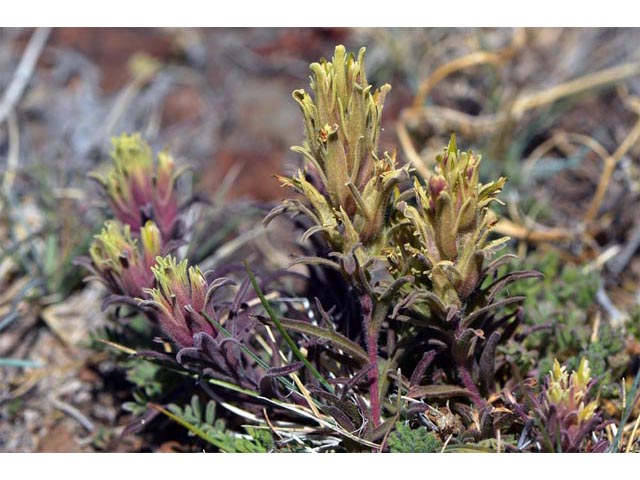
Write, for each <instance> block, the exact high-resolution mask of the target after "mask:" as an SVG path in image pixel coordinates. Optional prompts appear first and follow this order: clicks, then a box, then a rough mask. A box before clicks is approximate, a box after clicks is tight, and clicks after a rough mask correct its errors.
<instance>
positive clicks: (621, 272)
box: [0, 28, 640, 451]
mask: <svg viewBox="0 0 640 480" xmlns="http://www.w3.org/2000/svg"><path fill="white" fill-rule="evenodd" d="M337 44H344V45H346V46H347V48H348V49H350V50H352V51H354V52H357V50H358V49H359V48H360V47H361V46H365V47H366V48H367V56H366V64H367V71H368V76H369V81H370V82H371V83H373V84H374V85H380V84H382V83H390V84H392V86H393V89H392V91H391V93H390V95H389V96H388V97H387V102H386V104H385V110H384V116H383V125H384V126H385V130H384V135H383V138H382V147H383V149H386V150H390V151H391V150H396V151H397V153H398V158H399V159H400V160H401V161H402V162H405V161H411V162H413V164H414V166H415V167H416V169H417V170H418V171H421V172H426V171H427V170H428V168H429V167H430V165H431V162H432V160H433V156H434V154H435V153H436V152H437V151H439V150H440V149H441V148H442V147H443V146H444V145H446V142H447V140H448V137H449V135H450V133H451V132H453V131H454V132H456V134H457V137H458V145H459V146H460V147H461V148H462V149H467V148H473V149H474V150H475V151H478V152H481V153H482V154H483V158H484V163H483V168H484V169H485V172H486V173H489V174H490V175H491V178H495V177H496V176H498V175H506V176H508V177H509V183H508V188H507V189H506V191H505V193H504V194H503V196H502V198H503V200H504V201H505V205H504V207H503V212H504V213H505V215H506V219H505V220H504V221H503V222H502V223H501V224H500V225H499V230H500V231H502V232H503V233H506V234H508V235H511V236H512V237H513V238H514V249H515V250H516V251H517V252H518V253H520V254H524V253H527V252H530V253H531V252H534V251H535V252H536V253H538V252H541V253H542V254H544V253H545V252H553V253H554V255H556V256H557V257H558V258H560V259H561V262H566V263H570V264H573V265H577V266H579V268H581V269H583V270H585V271H589V272H596V274H597V276H598V278H599V283H598V294H597V303H596V304H595V305H594V306H593V309H594V311H597V312H598V315H600V316H601V317H602V319H603V320H602V321H603V322H604V321H608V322H611V323H612V324H616V325H623V324H627V323H628V322H631V321H634V320H633V319H634V318H635V319H636V320H635V321H636V323H638V322H637V317H636V316H638V314H637V310H638V304H639V303H640V288H639V279H640V255H639V254H638V246H639V245H640V158H639V155H640V142H639V141H638V140H639V139H640V48H638V45H640V30H637V29H552V28H541V29H509V28H500V29H484V28H483V29H466V28H465V29H440V28H437V29H429V28H425V29H406V28H405V29H386V28H385V29H362V28H358V29H346V28H345V29H340V28H328V29H309V28H304V29H303V28H300V29H279V28H264V29H258V28H251V29H164V28H162V29H127V28H101V29H82V28H57V29H52V30H46V29H39V30H33V29H0V95H1V96H0V173H1V177H0V181H1V184H0V189H1V194H0V206H1V209H2V210H1V211H0V255H1V257H0V451H94V450H96V449H97V450H100V449H110V450H114V449H119V450H123V451H135V450H141V449H144V448H146V447H145V446H144V444H143V439H141V438H139V437H135V436H133V437H127V438H126V439H125V440H124V441H119V442H116V443H114V444H110V443H109V442H110V441H111V440H110V438H109V435H111V434H110V433H109V432H110V430H109V429H110V428H112V427H114V426H117V425H120V424H121V422H120V420H119V415H121V412H120V411H119V402H120V401H122V400H123V399H126V394H127V392H126V388H124V387H123V386H122V385H116V386H114V385H113V383H111V384H110V383H109V382H115V381H117V379H115V378H111V377H109V371H108V356H102V357H100V353H96V352H95V351H92V350H90V349H87V348H86V338H87V336H88V332H89V331H90V330H92V329H94V328H96V327H97V326H99V325H100V324H101V322H102V321H103V318H102V317H103V314H102V313H101V312H100V310H99V308H96V305H99V302H100V298H101V292H100V290H99V289H97V288H96V287H94V286H88V287H85V285H84V284H83V283H82V272H80V271H79V270H78V268H77V267H75V266H73V265H72V260H73V259H74V258H75V257H76V256H78V255H81V254H83V253H85V252H86V249H87V246H88V244H89V242H90V241H91V236H92V235H93V234H94V233H95V229H96V225H99V223H100V219H101V217H100V212H99V208H98V207H99V205H100V202H99V199H97V198H96V191H97V189H96V188H95V185H93V184H92V183H91V182H89V181H88V179H87V173H88V172H89V171H91V170H94V169H96V168H100V166H102V165H103V164H104V163H105V161H106V160H107V159H108V154H109V151H110V148H111V147H110V138H111V137H112V136H115V135H119V134H120V133H123V132H135V131H138V132H141V133H142V135H143V137H144V138H145V139H146V140H147V141H148V142H149V143H150V144H151V145H152V147H153V148H154V150H159V149H167V150H168V151H169V152H171V153H172V155H174V157H175V158H176V159H177V161H178V162H179V163H181V164H186V163H190V164H193V165H195V166H196V169H195V172H196V173H195V174H194V175H193V180H194V188H195V189H196V190H197V191H198V192H200V193H201V195H202V196H204V197H209V198H210V197H214V196H216V192H217V189H218V188H219V186H220V185H221V183H222V182H223V181H224V179H225V178H227V179H228V178H230V177H229V175H231V176H232V177H233V178H234V181H233V183H232V186H231V188H229V189H228V190H226V191H225V192H224V201H225V202H228V203H229V204H231V203H232V202H233V203H237V202H245V203H249V204H252V205H269V204H275V203H277V202H278V201H279V200H280V199H281V198H282V197H283V196H284V193H283V191H282V190H281V187H280V186H279V184H278V182H277V181H276V180H275V179H274V178H273V175H274V174H277V173H283V172H290V171H292V169H293V168H295V167H296V165H297V164H298V160H299V159H298V158H296V155H295V154H293V153H292V152H291V151H290V150H289V147H290V146H292V145H297V144H298V143H299V142H300V141H301V139H302V133H303V132H302V124H301V122H300V119H301V117H300V115H299V112H298V109H297V105H296V104H295V102H294V101H293V99H292V98H291V92H292V91H293V90H294V89H297V88H305V89H308V80H309V71H308V66H309V63H310V62H312V61H317V60H319V59H320V58H322V57H324V56H330V55H331V54H332V53H333V49H334V47H335V45H337ZM285 235H286V233H285ZM598 318H600V317H598ZM598 321H600V320H598ZM628 349H629V350H630V351H631V352H635V355H637V354H638V353H640V348H638V344H637V343H633V342H631V343H630V344H629V345H628ZM634 349H635V350H634ZM105 365H106V366H105ZM107 387H108V388H111V389H112V390H113V391H115V393H114V394H113V395H111V396H105V395H101V394H100V392H102V391H103V389H104V388H107ZM119 388H120V390H118V389H119ZM118 392H120V393H118ZM101 442H102V443H101ZM107 444H109V445H110V446H109V447H107V446H106V445H107ZM170 448H171V445H157V446H155V447H154V449H156V450H163V449H170Z"/></svg>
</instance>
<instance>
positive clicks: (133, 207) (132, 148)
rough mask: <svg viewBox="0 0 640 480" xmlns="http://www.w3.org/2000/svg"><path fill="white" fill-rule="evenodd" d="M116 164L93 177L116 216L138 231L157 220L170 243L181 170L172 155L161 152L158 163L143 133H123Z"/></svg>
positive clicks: (116, 141) (116, 140) (115, 148)
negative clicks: (177, 184) (147, 223)
mask: <svg viewBox="0 0 640 480" xmlns="http://www.w3.org/2000/svg"><path fill="white" fill-rule="evenodd" d="M112 143H113V150H112V152H111V157H112V159H113V165H112V166H111V167H110V168H109V170H108V171H107V172H106V173H104V174H97V173H94V174H93V175H92V176H93V178H95V179H96V180H98V182H99V183H100V184H101V185H102V187H103V188H104V189H105V192H106V194H107V197H108V199H109V204H110V206H111V209H112V211H113V214H114V216H115V217H116V218H117V219H118V220H120V221H121V222H123V223H125V224H127V225H130V226H131V228H132V229H133V231H134V232H137V230H138V229H139V228H140V227H141V226H143V225H144V224H145V223H146V221H147V220H153V221H154V222H155V223H156V224H157V225H158V228H159V229H160V232H161V234H162V239H163V241H165V242H168V241H169V240H170V239H171V238H172V237H173V236H174V234H175V230H176V228H177V222H178V213H179V212H178V208H179V205H178V195H177V193H176V191H175V187H176V180H177V178H178V177H179V176H180V175H181V173H182V172H183V171H184V169H177V168H176V165H175V162H174V161H173V159H172V158H171V156H170V155H169V154H167V153H165V152H161V153H159V154H158V156H157V162H155V163H154V160H153V152H152V150H151V148H150V147H149V145H148V144H147V143H146V142H144V141H143V140H142V137H141V136H140V134H134V135H127V134H123V135H121V136H119V137H116V138H114V139H113V140H112Z"/></svg>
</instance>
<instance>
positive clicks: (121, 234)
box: [80, 220, 163, 303]
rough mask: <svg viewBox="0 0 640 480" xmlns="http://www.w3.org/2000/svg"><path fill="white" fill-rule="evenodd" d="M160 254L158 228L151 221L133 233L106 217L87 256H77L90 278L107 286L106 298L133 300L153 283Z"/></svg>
mask: <svg viewBox="0 0 640 480" xmlns="http://www.w3.org/2000/svg"><path fill="white" fill-rule="evenodd" d="M162 254H163V245H162V239H161V234H160V230H159V229H158V227H157V226H156V225H155V223H153V222H152V221H150V220H149V221H147V223H146V224H145V225H144V226H143V227H142V228H140V230H139V232H138V235H136V236H133V235H132V234H131V227H130V226H129V225H124V224H122V223H121V222H120V221H118V220H107V221H106V222H105V224H104V227H103V229H102V231H101V232H100V233H99V234H97V235H96V236H95V237H94V240H93V242H92V244H91V247H90V249H89V258H83V259H80V263H81V264H82V265H84V266H85V267H86V268H87V269H88V270H90V271H91V272H92V273H93V274H94V275H93V277H92V278H93V279H97V280H99V281H101V282H102V283H104V284H105V285H106V286H107V287H108V288H109V290H110V292H111V293H112V295H111V296H110V297H109V301H121V302H122V301H124V302H125V303H132V302H131V301H132V299H135V298H136V297H140V296H142V295H143V291H144V289H145V288H149V287H151V286H153V285H154V277H153V272H152V270H151V268H152V267H153V265H154V264H155V262H156V257H157V256H158V255H162Z"/></svg>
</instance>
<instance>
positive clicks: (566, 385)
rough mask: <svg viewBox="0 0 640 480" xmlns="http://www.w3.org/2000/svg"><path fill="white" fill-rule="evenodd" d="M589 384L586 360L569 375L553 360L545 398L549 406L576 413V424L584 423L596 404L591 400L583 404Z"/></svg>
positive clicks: (588, 370)
mask: <svg viewBox="0 0 640 480" xmlns="http://www.w3.org/2000/svg"><path fill="white" fill-rule="evenodd" d="M590 383H591V369H590V368H589V362H588V360H587V359H586V358H583V359H582V360H581V361H580V365H579V366H578V370H577V371H573V372H572V373H571V375H569V374H568V373H567V369H566V367H564V366H560V363H559V362H558V360H554V362H553V369H552V370H551V371H550V372H549V383H548V385H547V389H546V396H547V399H548V401H549V403H550V404H552V405H554V406H555V407H556V408H557V409H559V410H561V411H564V412H576V420H577V423H578V424H580V423H584V422H586V421H587V420H589V419H590V418H591V417H593V415H594V414H595V412H596V410H597V409H598V402H597V401H596V400H593V401H591V402H588V403H586V404H585V401H586V397H587V393H588V391H589V387H590Z"/></svg>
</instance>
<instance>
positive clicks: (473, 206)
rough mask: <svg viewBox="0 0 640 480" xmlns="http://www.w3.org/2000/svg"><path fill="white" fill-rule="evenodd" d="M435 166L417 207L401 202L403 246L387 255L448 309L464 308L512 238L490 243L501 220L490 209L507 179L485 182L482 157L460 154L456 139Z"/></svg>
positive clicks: (418, 188)
mask: <svg viewBox="0 0 640 480" xmlns="http://www.w3.org/2000/svg"><path fill="white" fill-rule="evenodd" d="M436 162H437V166H436V171H435V173H434V174H433V176H432V177H431V178H430V179H429V180H428V182H427V185H426V186H424V185H422V184H421V183H420V181H419V180H418V179H417V178H416V179H415V181H414V187H413V192H414V195H415V199H416V206H412V205H409V204H408V203H407V202H399V203H398V206H397V208H398V210H399V211H400V212H401V214H402V221H403V225H402V226H400V227H399V228H398V235H399V238H400V242H399V243H400V245H399V246H398V247H396V248H394V249H391V250H390V251H389V252H390V254H389V261H390V263H391V265H392V266H393V269H394V270H395V271H396V272H400V274H401V275H407V274H411V275H414V276H415V277H416V279H417V281H418V283H420V282H422V283H425V284H426V285H427V286H428V287H429V288H432V290H433V293H434V294H435V295H436V296H437V297H438V298H440V299H441V301H442V302H443V303H444V304H445V305H449V304H455V305H457V306H460V305H461V304H462V302H464V300H465V299H466V298H467V297H468V296H469V295H470V294H471V293H472V292H473V291H474V290H475V289H476V288H477V287H478V285H479V283H480V281H481V272H482V267H483V264H484V261H485V259H486V258H488V257H490V256H491V254H492V253H493V251H494V249H496V248H498V247H500V246H501V245H503V244H504V243H505V242H506V241H507V240H508V238H507V237H501V238H499V239H497V240H494V241H489V234H490V232H491V229H492V227H493V226H494V225H495V223H496V222H497V217H496V216H495V214H493V212H491V211H490V210H489V208H488V205H489V204H490V203H491V202H492V201H494V200H496V197H497V194H498V193H499V192H500V191H501V189H502V187H503V186H504V184H505V182H506V179H505V178H499V179H498V180H496V181H494V182H490V183H488V184H485V185H483V184H481V183H480V182H479V179H478V177H479V166H480V156H478V155H475V154H473V153H472V152H471V151H469V152H460V151H459V150H458V149H457V146H456V140H455V136H453V135H452V137H451V141H450V142H449V146H448V147H447V148H446V149H445V151H444V152H443V154H442V155H438V157H437V158H436Z"/></svg>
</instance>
